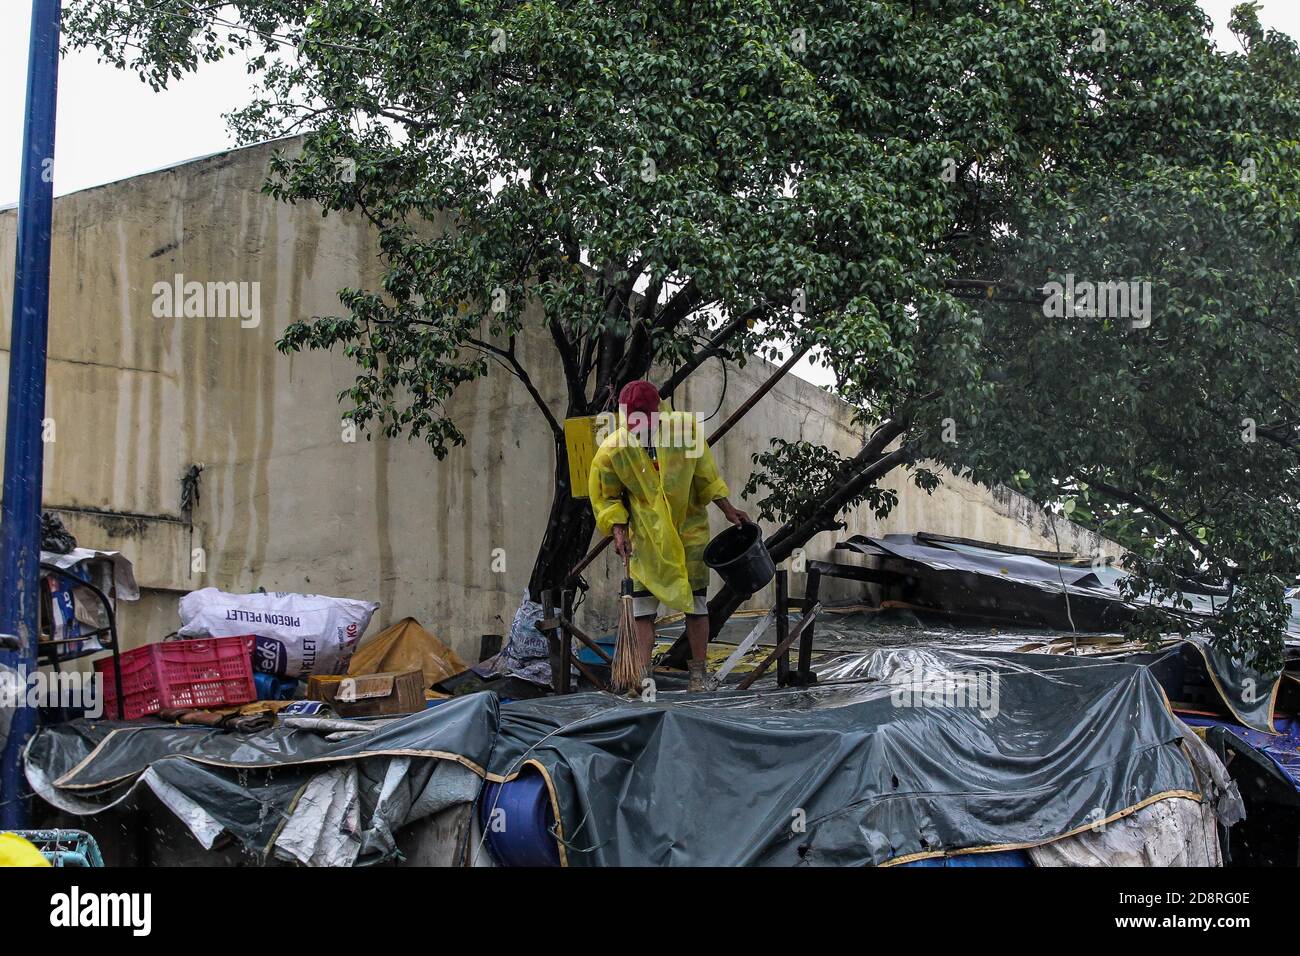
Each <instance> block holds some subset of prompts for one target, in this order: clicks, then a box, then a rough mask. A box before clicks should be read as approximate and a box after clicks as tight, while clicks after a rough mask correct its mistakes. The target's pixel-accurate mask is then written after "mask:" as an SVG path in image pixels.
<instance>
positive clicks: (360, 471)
mask: <svg viewBox="0 0 1300 956" xmlns="http://www.w3.org/2000/svg"><path fill="white" fill-rule="evenodd" d="M272 148H273V147H272V146H259V147H253V148H250V149H245V150H239V151H235V152H231V153H227V154H221V155H218V156H214V157H210V158H207V159H202V160H198V161H195V162H192V163H188V164H185V165H182V166H179V167H175V168H172V169H168V170H164V171H161V172H156V173H150V174H147V175H144V176H140V177H136V178H134V179H130V180H126V181H124V182H120V183H114V184H112V185H108V186H103V187H100V188H96V189H90V190H86V191H84V192H80V193H76V194H73V195H70V196H67V197H65V198H63V199H60V200H59V201H58V202H57V203H56V205H55V213H54V249H53V275H52V301H51V327H50V350H49V393H48V398H47V405H46V407H47V414H48V416H49V418H50V419H51V420H52V422H53V425H54V428H55V432H54V439H55V440H54V441H52V442H50V443H49V444H47V445H46V459H45V474H44V481H45V492H44V499H45V502H46V504H47V507H51V508H57V509H60V510H61V511H63V513H64V517H65V518H66V519H67V522H68V524H69V527H70V528H71V530H72V531H73V533H74V534H76V536H77V537H78V539H79V541H80V542H81V543H82V544H83V545H86V546H92V547H99V548H116V549H120V550H122V551H124V552H125V553H126V554H127V555H128V556H129V557H130V558H131V559H132V560H133V561H134V562H135V566H136V569H137V574H138V578H139V582H140V584H141V586H142V587H143V588H144V589H145V595H144V599H143V600H142V601H141V602H140V603H139V604H138V605H136V606H127V607H125V609H124V613H123V615H122V620H123V632H124V640H125V643H126V645H127V646H134V645H137V644H141V643H145V642H147V641H152V640H157V639H158V638H160V637H162V636H163V635H164V634H165V633H167V632H168V631H170V630H172V629H174V628H175V627H176V626H177V623H178V620H177V618H176V616H175V602H176V600H178V599H179V596H180V595H181V594H183V593H184V592H185V591H187V590H191V589H193V588H197V587H202V586H208V585H214V586H217V587H221V588H224V589H226V590H232V591H248V590H254V589H256V588H258V587H265V588H266V589H267V590H287V591H310V592H318V593H326V594H335V595H342V596H349V597H358V598H368V599H371V600H376V601H379V602H380V603H381V605H382V606H381V609H380V611H379V613H378V616H377V620H376V623H375V624H372V625H371V633H373V632H374V631H375V630H377V629H378V627H380V626H384V625H386V624H388V623H390V622H391V621H395V620H397V619H400V618H401V617H403V616H406V615H412V616H414V617H416V618H418V619H419V620H420V621H421V622H423V623H424V625H425V626H426V627H428V628H429V629H430V630H432V631H433V632H434V633H437V634H438V635H440V636H441V637H442V638H443V639H444V640H446V641H448V642H450V643H451V644H453V645H454V646H455V648H456V649H457V651H459V652H460V653H462V654H464V655H473V654H474V653H475V652H476V651H477V647H478V640H479V635H480V634H484V633H504V632H505V631H506V630H507V629H508V624H509V620H510V617H511V615H512V614H513V611H514V608H515V606H516V605H517V603H518V600H519V597H520V595H521V593H522V591H523V588H524V586H525V583H526V581H527V578H528V572H529V570H530V566H531V561H532V557H533V550H534V548H535V547H536V544H537V542H538V541H539V540H540V537H541V532H542V527H543V522H544V520H545V515H546V512H547V508H548V506H549V494H550V483H549V480H548V479H547V477H546V476H548V475H549V473H550V471H551V468H552V466H553V462H552V454H553V453H552V450H551V447H550V441H549V437H548V435H547V433H546V432H545V430H544V429H543V428H542V427H541V426H540V420H539V416H538V413H537V411H536V409H535V408H534V407H533V405H532V404H531V402H530V401H529V399H528V396H527V395H526V394H525V392H524V390H523V389H522V387H520V386H519V385H518V384H517V383H516V382H515V381H514V380H513V379H512V378H510V377H508V376H506V375H505V374H499V373H498V371H495V370H494V371H493V372H492V373H491V374H490V375H489V376H488V378H487V379H485V380H483V381H480V382H477V383H475V384H473V385H471V386H467V387H466V388H464V389H463V390H462V391H461V392H460V393H458V394H457V396H456V397H455V399H454V400H453V402H452V403H451V411H452V414H453V416H454V418H455V419H456V421H457V422H458V423H459V424H460V426H461V427H462V429H463V430H464V431H465V433H466V435H467V436H468V439H469V440H468V444H467V445H466V447H463V448H460V449H457V450H455V451H453V452H452V454H451V455H449V456H448V458H447V459H446V460H445V461H442V462H438V461H437V460H436V459H435V458H434V456H433V455H432V453H431V452H430V451H429V450H428V449H427V447H426V446H425V445H423V444H422V443H420V442H408V441H406V440H405V439H398V440H395V441H388V440H383V439H377V440H374V441H366V440H365V439H364V438H362V439H361V440H359V441H356V442H351V443H349V442H346V441H344V440H343V430H342V429H341V428H340V421H339V416H340V412H341V410H342V409H341V408H340V406H339V404H338V401H337V395H338V393H339V391H340V389H342V388H345V387H346V386H348V385H349V384H350V383H351V382H352V380H353V377H354V375H353V371H352V366H351V363H350V362H349V360H348V359H347V358H346V357H344V356H343V355H342V354H338V353H333V354H328V355H326V354H320V353H311V354H306V355H297V356H284V355H281V354H280V353H279V352H277V351H276V349H275V341H276V339H277V338H278V337H279V335H280V334H281V332H282V331H283V329H284V328H285V326H286V325H287V324H288V323H289V322H290V321H291V320H293V319H295V318H299V317H304V316H314V315H325V314H337V313H338V312H339V311H340V305H339V302H338V297H337V294H338V291H339V289H341V288H343V287H345V286H353V287H368V288H375V287H377V285H378V280H379V275H380V268H379V261H378V258H377V252H376V248H375V244H374V241H373V234H372V232H371V230H370V229H369V227H368V226H367V225H366V224H365V223H364V222H363V221H362V219H361V217H360V216H331V217H329V218H322V217H321V215H320V212H319V210H317V209H315V208H313V207H310V206H306V205H302V206H289V205H285V204H282V203H278V202H276V201H274V200H272V199H270V198H268V197H266V196H263V195H262V194H261V192H260V186H261V184H262V181H263V176H264V174H265V168H266V163H267V160H268V158H269V156H270V154H271V150H272ZM15 221H16V216H15V214H14V211H13V210H12V209H11V210H6V211H4V212H2V213H0V310H3V311H2V312H0V315H3V319H4V328H3V330H2V332H0V334H2V336H3V338H2V339H0V341H2V342H3V343H5V344H7V343H8V341H9V332H8V327H9V320H10V316H9V310H10V308H11V302H12V291H13V275H12V265H11V264H12V262H13V251H14V242H15V225H16V222H15ZM178 273H179V274H182V275H183V276H184V277H185V279H186V280H197V281H201V282H208V281H215V282H230V281H234V282H257V283H260V292H261V295H260V303H261V322H260V324H259V325H257V326H256V327H247V328H246V327H243V326H242V325H241V322H240V320H239V319H238V318H156V317H155V316H154V314H153V302H154V293H153V286H154V283H156V282H159V281H171V280H172V279H173V277H174V276H175V275H176V274H178ZM521 351H522V355H523V360H524V362H525V364H526V365H528V367H529V368H530V369H531V370H532V372H533V375H534V377H535V380H536V381H537V384H538V386H539V388H540V389H541V390H542V391H543V393H544V394H545V395H547V396H551V397H553V398H554V399H555V404H556V405H557V406H559V404H560V403H559V396H560V395H561V394H562V380H561V375H560V371H559V369H558V365H557V363H555V362H553V361H550V360H549V359H548V357H547V354H546V343H538V342H536V341H532V342H530V341H525V342H523V343H522V344H521ZM7 364H8V363H7V360H6V362H5V363H4V374H5V375H7ZM769 371H770V367H769V366H767V365H766V363H763V362H757V361H756V362H752V363H750V364H749V365H748V366H747V367H746V368H745V369H743V370H739V371H735V370H733V371H732V372H731V373H730V375H729V381H728V383H727V388H726V395H725V400H724V401H723V404H722V410H721V412H720V413H719V417H718V418H717V419H715V420H714V423H715V424H716V423H717V422H720V421H721V420H722V416H725V415H726V414H728V413H729V412H730V411H731V410H733V409H734V408H735V407H736V406H738V405H739V404H740V403H741V402H742V401H743V400H744V398H745V397H746V396H747V395H748V394H750V392H751V391H752V389H753V388H755V387H756V386H757V385H758V383H759V382H761V381H762V380H763V379H765V378H766V377H767V375H768V374H769ZM0 384H6V383H4V382H0ZM721 389H722V380H721V376H720V375H719V373H718V370H717V367H716V363H711V364H710V365H709V366H706V367H705V368H704V369H703V370H701V371H700V372H697V373H696V375H695V376H694V377H693V378H692V379H691V380H690V383H689V384H688V386H687V387H686V389H685V392H684V393H683V395H682V399H683V400H682V401H681V402H680V403H679V407H688V408H694V409H699V410H703V411H705V412H706V413H707V412H708V411H709V410H711V409H713V408H714V406H715V405H716V404H717V402H718V397H719V392H720V391H721ZM0 415H3V408H0ZM774 435H780V436H782V437H785V438H787V439H795V438H799V437H803V438H807V439H810V440H816V441H820V442H824V443H826V444H828V445H831V446H834V447H836V448H838V449H840V450H841V451H844V452H850V451H852V450H853V449H854V448H855V447H858V446H859V443H860V441H861V435H860V434H859V433H857V432H855V430H854V428H853V427H852V425H851V424H850V421H849V417H848V415H847V410H846V409H845V408H844V407H843V405H842V404H841V403H840V402H839V401H838V400H837V399H835V398H834V397H833V396H830V395H828V394H827V393H825V392H823V391H822V390H820V389H817V388H815V387H814V386H812V385H810V384H808V383H806V382H803V381H801V380H798V379H794V378H789V379H787V380H785V381H784V382H783V383H782V384H781V385H779V386H778V387H777V388H776V389H775V390H774V391H773V393H772V394H771V395H769V396H768V397H767V398H766V399H764V401H763V402H762V403H761V404H760V405H759V406H758V407H757V408H756V409H755V410H754V411H753V412H751V413H750V415H749V416H748V417H747V418H746V419H745V421H744V422H743V424H742V425H740V426H738V427H737V428H736V429H735V430H734V431H733V432H732V433H731V434H730V435H729V436H728V437H727V439H726V440H725V442H723V443H722V444H721V446H720V447H719V448H718V449H717V456H718V459H719V464H720V466H721V468H722V470H723V473H724V474H725V475H726V476H727V478H728V480H729V481H730V482H731V483H732V486H733V489H734V490H735V491H736V496H737V500H738V494H739V489H740V487H741V486H742V485H743V484H744V482H745V479H746V478H747V477H748V474H749V472H750V469H751V462H750V456H751V454H752V453H753V452H755V451H757V450H759V449H761V448H764V447H766V445H767V442H768V440H769V439H770V438H771V437H772V436H774ZM194 463H201V464H202V465H203V467H204V471H203V474H202V479H201V484H200V497H199V500H198V502H197V503H196V504H195V505H194V507H193V511H192V522H191V521H186V520H184V518H183V516H182V514H181V480H180V479H181V476H182V475H183V474H184V473H185V471H186V470H187V469H188V468H189V467H190V466H191V464H194ZM898 490H899V496H900V502H899V507H898V509H897V510H896V512H895V513H894V515H893V516H891V518H890V519H889V520H888V521H887V522H885V523H884V524H883V525H882V524H881V523H879V522H876V521H875V520H874V519H873V518H871V517H870V516H869V515H865V514H860V515H857V516H854V517H853V518H852V520H851V521H850V527H849V532H864V533H879V532H881V531H891V530H928V531H935V532H941V533H947V534H954V535H963V536H967V537H977V538H983V539H987V540H997V541H1002V542H1006V543H1009V544H1017V545H1025V546H1030V547H1055V546H1056V542H1055V540H1054V539H1053V538H1052V536H1051V532H1050V529H1049V528H1048V527H1047V526H1046V525H1045V523H1044V520H1043V518H1042V516H1041V514H1040V513H1038V512H1037V511H1036V509H1034V508H1032V506H1029V505H1028V503H1027V502H1025V501H1024V500H1023V499H1020V498H1019V497H1018V496H1015V495H1010V494H998V495H993V494H990V493H988V492H986V491H984V490H981V489H979V488H976V487H974V486H972V485H969V484H968V483H965V482H961V481H955V480H953V481H950V482H949V483H948V484H947V485H945V487H943V488H941V489H940V490H939V491H937V492H935V494H934V495H932V496H926V495H924V494H923V493H920V492H918V491H917V490H916V489H915V488H913V487H911V486H910V485H905V484H901V483H900V484H899V487H898ZM738 503H739V501H738ZM715 530H716V528H715ZM833 543H834V542H833V536H832V535H822V536H821V537H820V538H819V539H818V540H816V541H814V542H813V543H812V545H811V546H810V547H809V549H808V553H809V554H810V555H811V556H813V557H823V556H826V554H827V552H828V549H829V548H830V547H831V545H832V544H833ZM1060 546H1061V547H1062V548H1063V549H1083V550H1090V549H1092V548H1095V547H1096V543H1095V542H1094V541H1091V540H1087V539H1085V538H1081V537H1080V536H1079V533H1078V531H1077V529H1074V528H1073V527H1071V526H1069V525H1068V524H1067V523H1064V522H1062V523H1061V530H1060ZM495 548H502V549H504V555H505V559H506V564H505V570H504V572H502V573H495V572H494V571H493V567H492V555H493V549H495ZM195 549H202V551H203V553H204V556H205V563H206V567H205V569H204V570H201V571H196V570H195V569H194V566H193V563H192V554H193V553H194V550H195ZM618 576H619V574H618V571H617V570H616V569H615V567H614V565H613V564H612V563H606V564H604V565H597V566H596V567H594V568H593V569H592V571H591V573H590V574H589V575H588V577H589V580H591V582H592V584H593V592H592V594H591V596H590V597H589V599H588V601H587V604H586V610H587V611H588V612H591V613H595V614H598V615H603V614H605V613H607V612H608V610H609V608H610V606H611V604H612V601H613V599H614V595H615V593H616V591H617V581H618ZM792 587H793V588H794V589H795V590H796V592H797V591H798V590H799V589H800V588H801V587H802V583H801V582H800V581H798V580H797V579H796V580H795V581H794V582H793V584H792ZM834 593H835V592H832V594H834ZM840 593H841V594H844V593H845V592H842V591H841V592H840ZM757 600H758V601H759V602H762V601H764V600H766V597H765V596H764V595H760V596H759V597H758V598H757Z"/></svg>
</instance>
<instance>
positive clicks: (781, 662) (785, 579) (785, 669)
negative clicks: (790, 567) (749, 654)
mask: <svg viewBox="0 0 1300 956" xmlns="http://www.w3.org/2000/svg"><path fill="white" fill-rule="evenodd" d="M789 581H790V576H789V574H788V573H787V572H786V570H785V568H780V569H779V570H777V572H776V645H777V647H780V646H781V645H782V644H784V643H785V639H786V638H787V637H789V636H790V588H789ZM789 682H790V653H789V652H788V651H787V652H786V653H784V654H781V655H780V656H778V657H777V659H776V684H777V686H778V687H784V686H785V685H786V684H788V683H789Z"/></svg>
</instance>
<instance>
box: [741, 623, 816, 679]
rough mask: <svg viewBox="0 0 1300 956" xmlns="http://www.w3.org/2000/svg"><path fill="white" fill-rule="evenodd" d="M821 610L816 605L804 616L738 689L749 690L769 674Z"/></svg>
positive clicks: (747, 675) (746, 676)
mask: <svg viewBox="0 0 1300 956" xmlns="http://www.w3.org/2000/svg"><path fill="white" fill-rule="evenodd" d="M821 609H822V606H821V605H820V604H814V605H813V607H812V610H810V611H809V612H808V613H807V614H805V615H804V616H803V620H801V621H800V622H799V623H798V624H796V625H795V626H794V630H792V631H791V632H790V634H789V636H788V637H786V639H785V640H784V641H782V642H781V643H780V644H778V645H777V646H776V649H775V650H774V651H772V653H771V654H768V655H767V657H765V658H763V662H762V663H761V664H759V665H758V667H756V668H754V670H753V671H751V672H750V673H749V674H746V675H745V679H744V680H742V681H741V682H740V683H739V684H737V685H736V689H737V690H748V689H749V688H750V686H751V685H752V684H753V683H754V681H756V680H758V679H759V678H760V677H762V676H763V675H764V674H765V673H766V672H767V669H768V668H769V667H771V666H772V662H773V661H775V660H776V659H777V657H779V656H780V655H782V654H784V653H785V652H786V651H788V650H789V649H790V645H791V644H793V643H794V642H795V641H797V640H798V639H799V635H801V634H802V633H803V631H804V628H806V627H809V626H810V625H811V624H812V622H813V621H815V620H816V619H817V615H818V614H819V613H820V612H821Z"/></svg>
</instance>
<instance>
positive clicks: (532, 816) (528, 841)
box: [479, 770, 560, 866]
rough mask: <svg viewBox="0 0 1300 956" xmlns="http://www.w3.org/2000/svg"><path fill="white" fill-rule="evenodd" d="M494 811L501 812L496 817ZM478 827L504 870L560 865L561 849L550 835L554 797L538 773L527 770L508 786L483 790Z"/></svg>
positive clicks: (492, 785) (502, 785) (488, 786)
mask: <svg viewBox="0 0 1300 956" xmlns="http://www.w3.org/2000/svg"><path fill="white" fill-rule="evenodd" d="M493 811H499V812H498V813H496V815H495V817H494V814H493ZM479 823H480V824H481V825H482V827H483V832H484V833H485V834H486V835H487V845H488V849H489V850H491V851H492V856H493V857H494V858H495V859H496V861H497V862H498V863H500V864H501V865H502V866H559V865H560V848H559V846H558V845H557V844H556V842H555V837H554V836H552V834H551V828H552V827H554V826H555V814H554V813H552V812H551V797H550V794H549V793H548V792H547V790H546V781H545V780H544V779H543V777H542V775H541V774H540V773H538V772H537V771H535V770H526V771H524V772H523V773H521V774H520V775H519V776H517V777H515V778H514V779H513V780H510V781H508V782H506V783H489V784H488V785H487V786H486V787H484V788H483V796H482V797H481V798H480V800H479Z"/></svg>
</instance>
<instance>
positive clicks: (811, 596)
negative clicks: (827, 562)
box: [794, 568, 822, 687]
mask: <svg viewBox="0 0 1300 956" xmlns="http://www.w3.org/2000/svg"><path fill="white" fill-rule="evenodd" d="M821 583H822V575H821V572H820V571H818V570H817V569H816V568H810V569H809V571H808V583H807V590H806V591H805V593H804V599H805V600H806V601H807V602H808V603H809V604H811V605H813V606H814V607H815V606H817V593H818V591H820V590H821ZM814 626H815V625H814V623H813V622H812V621H809V622H808V626H807V627H805V628H804V629H803V633H802V634H801V635H800V637H799V670H798V673H796V675H795V680H794V682H795V683H796V684H798V685H799V686H800V687H807V686H808V685H809V684H815V683H816V682H817V678H816V677H814V676H813V672H812V649H813V628H814Z"/></svg>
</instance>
